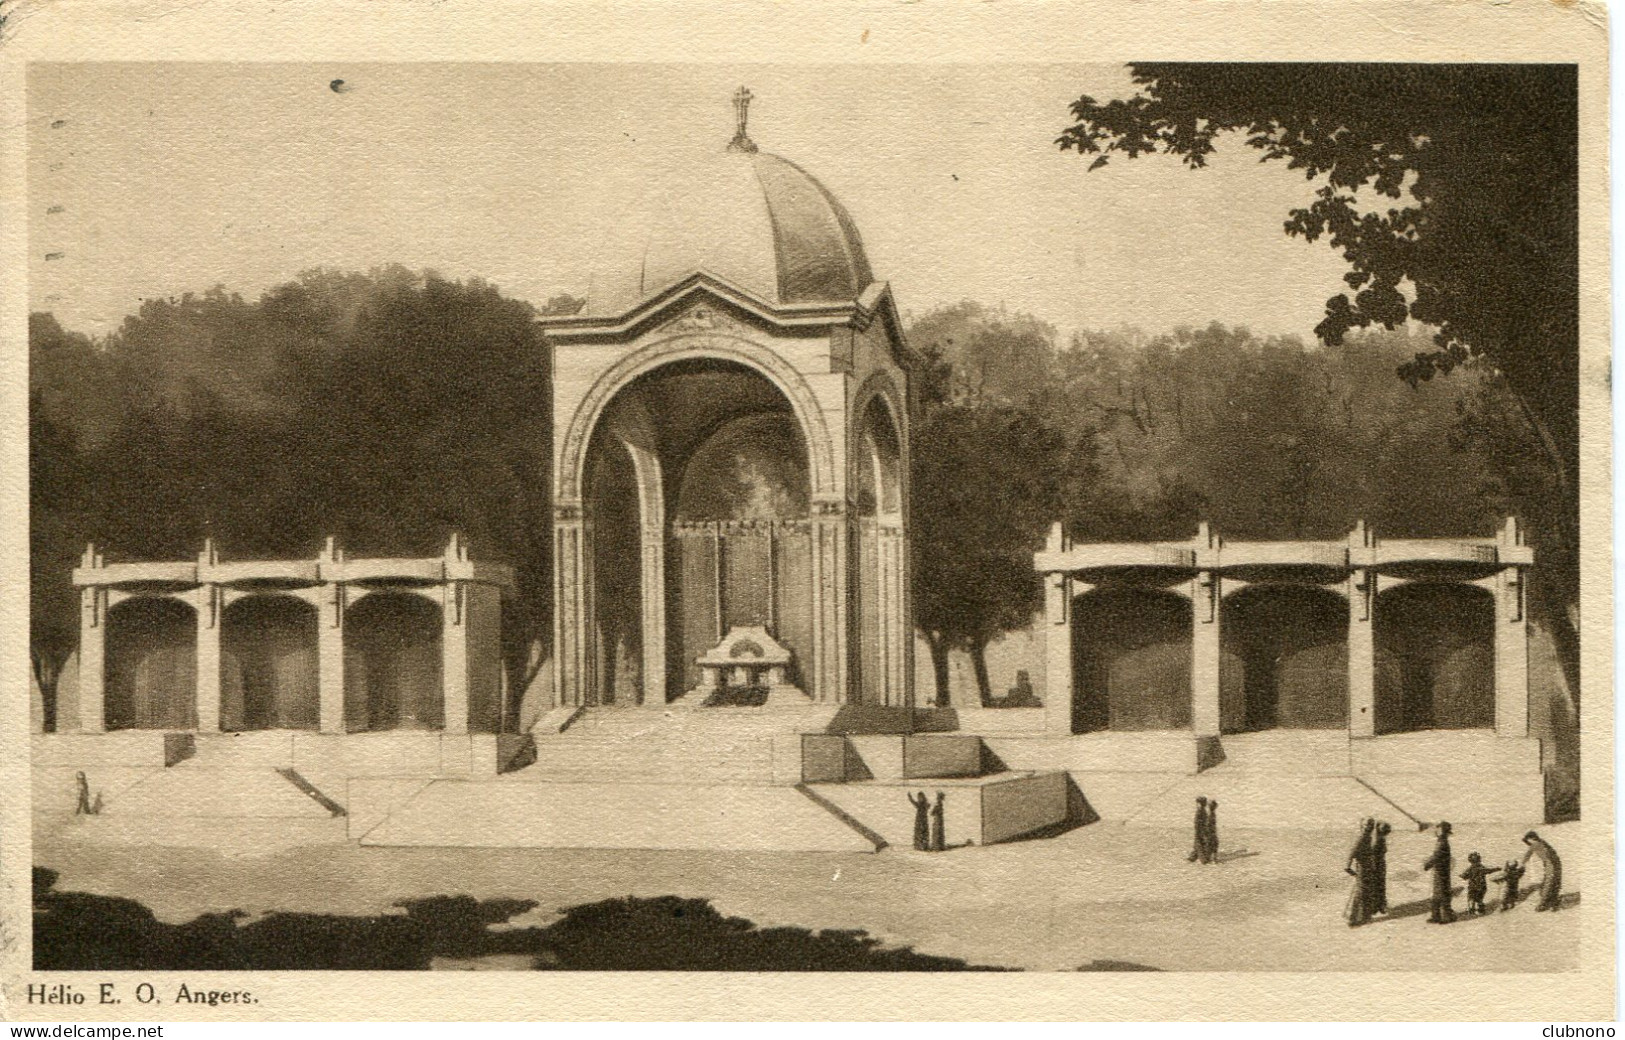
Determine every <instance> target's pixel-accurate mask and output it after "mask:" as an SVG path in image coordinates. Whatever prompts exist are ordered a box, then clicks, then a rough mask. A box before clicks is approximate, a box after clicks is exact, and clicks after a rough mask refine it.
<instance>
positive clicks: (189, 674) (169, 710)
mask: <svg viewBox="0 0 1625 1040" xmlns="http://www.w3.org/2000/svg"><path fill="white" fill-rule="evenodd" d="M106 624H107V636H106V639H107V644H106V647H107V648H106V651H105V657H104V659H103V662H104V663H103V668H104V672H103V674H104V676H105V679H104V682H105V686H104V689H105V691H106V693H105V697H106V700H105V705H106V707H105V711H106V716H105V717H106V727H107V728H108V729H110V730H114V729H195V728H197V612H196V611H195V610H194V609H193V608H192V606H191V605H190V604H188V603H185V602H182V601H181V600H178V599H174V598H172V597H168V596H136V597H134V598H132V599H127V600H124V601H123V602H120V603H116V604H114V605H113V607H112V608H111V609H109V610H108V612H107V621H106Z"/></svg>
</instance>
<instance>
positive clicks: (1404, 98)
mask: <svg viewBox="0 0 1625 1040" xmlns="http://www.w3.org/2000/svg"><path fill="white" fill-rule="evenodd" d="M1131 69H1132V74H1133V78H1134V82H1135V83H1136V84H1138V85H1139V87H1140V90H1139V91H1138V92H1137V93H1136V94H1134V95H1133V96H1132V97H1130V98H1127V99H1116V100H1111V101H1106V102H1100V101H1096V100H1095V99H1094V98H1091V97H1087V96H1085V97H1081V98H1079V99H1078V100H1077V101H1076V102H1074V103H1073V105H1072V113H1073V116H1074V117H1075V119H1076V122H1074V123H1073V124H1072V125H1070V126H1067V127H1066V128H1064V129H1063V130H1062V131H1061V134H1060V137H1059V138H1058V140H1057V144H1058V145H1059V146H1060V147H1061V148H1062V149H1070V150H1074V151H1077V152H1079V153H1081V154H1084V155H1092V156H1094V157H1095V158H1094V160H1093V162H1092V163H1091V164H1090V169H1096V168H1099V167H1100V166H1102V165H1104V164H1105V163H1106V162H1107V161H1108V159H1109V158H1110V156H1112V155H1113V154H1121V155H1124V156H1128V157H1130V158H1132V157H1135V156H1138V155H1141V154H1144V153H1148V152H1164V153H1168V154H1172V155H1177V156H1179V157H1181V158H1182V159H1183V160H1184V162H1185V163H1186V164H1187V165H1188V166H1190V167H1192V168H1199V167H1201V166H1203V165H1205V164H1206V161H1207V157H1208V156H1209V155H1211V154H1212V153H1213V152H1214V150H1215V148H1216V147H1217V143H1218V142H1219V141H1220V140H1221V139H1222V138H1224V137H1226V136H1227V135H1234V134H1241V135H1245V144H1246V145H1248V146H1250V147H1252V148H1255V149H1258V150H1259V151H1260V152H1262V157H1263V159H1264V160H1265V161H1284V162H1285V163H1286V164H1287V166H1288V167H1289V168H1292V169H1298V170H1302V171H1303V172H1304V174H1305V176H1306V178H1308V179H1310V180H1317V179H1318V180H1320V181H1321V184H1320V186H1319V187H1318V188H1316V190H1315V192H1314V196H1313V199H1312V200H1311V201H1309V202H1308V203H1307V204H1306V205H1304V206H1302V207H1299V208H1296V209H1293V210H1292V211H1291V212H1290V213H1289V214H1288V217H1287V220H1286V224H1285V230H1286V232H1287V234H1289V235H1295V236H1301V237H1303V238H1305V239H1306V240H1308V241H1316V240H1318V239H1321V238H1323V237H1324V238H1326V239H1327V240H1328V241H1329V243H1330V244H1331V246H1332V247H1333V248H1335V249H1339V250H1341V251H1342V255H1343V257H1344V259H1345V260H1347V261H1348V263H1349V271H1348V273H1347V274H1346V275H1345V281H1346V282H1347V283H1348V287H1349V288H1350V289H1351V290H1355V292H1354V294H1353V296H1352V297H1351V296H1350V295H1349V293H1347V292H1340V293H1338V294H1337V295H1334V296H1333V297H1331V298H1330V299H1329V300H1328V301H1327V305H1326V315H1325V318H1324V320H1322V321H1321V323H1320V324H1319V325H1318V326H1317V327H1316V330H1315V331H1316V334H1317V335H1318V336H1319V337H1320V338H1321V339H1322V340H1323V341H1324V342H1326V343H1328V344H1333V345H1335V344H1338V343H1340V342H1342V340H1343V338H1344V336H1345V335H1346V334H1348V333H1349V332H1350V331H1351V330H1354V329H1361V328H1367V327H1370V326H1380V327H1383V328H1387V329H1393V328H1397V327H1398V326H1399V325H1401V324H1402V323H1404V322H1405V321H1407V320H1408V319H1414V320H1416V321H1419V322H1422V323H1425V324H1427V325H1430V326H1432V327H1433V328H1434V329H1435V330H1436V332H1435V335H1434V337H1433V342H1432V344H1431V347H1430V349H1426V350H1423V351H1419V352H1417V353H1416V354H1415V355H1414V356H1413V357H1412V358H1410V359H1409V360H1408V361H1407V362H1406V363H1405V364H1403V365H1402V366H1400V367H1399V374H1400V375H1401V376H1402V377H1404V378H1405V379H1407V380H1409V381H1411V382H1413V383H1415V382H1420V381H1423V380H1426V379H1429V378H1431V377H1432V376H1434V375H1436V374H1444V373H1448V372H1451V371H1452V370H1455V369H1457V368H1460V367H1462V366H1464V365H1469V364H1471V365H1475V366H1477V367H1479V368H1482V369H1484V370H1486V371H1488V372H1490V373H1492V374H1493V376H1494V378H1496V379H1497V380H1499V381H1501V382H1502V384H1503V385H1504V387H1505V391H1506V393H1507V394H1508V395H1510V400H1511V401H1512V402H1514V403H1515V405H1516V409H1515V413H1516V416H1517V421H1518V422H1519V423H1520V424H1523V425H1524V426H1525V427H1526V429H1527V432H1528V434H1529V435H1530V436H1532V438H1533V440H1534V442H1535V443H1536V444H1538V445H1539V447H1540V450H1541V453H1542V455H1543V458H1544V463H1545V466H1546V468H1547V469H1548V471H1549V473H1550V474H1551V486H1552V487H1553V488H1555V490H1556V496H1557V500H1558V502H1559V503H1560V506H1559V508H1555V509H1544V510H1543V509H1540V507H1539V504H1538V503H1536V502H1532V501H1531V502H1525V503H1524V506H1525V508H1526V509H1527V510H1528V512H1529V513H1530V515H1531V517H1532V518H1537V519H1538V521H1539V524H1540V526H1539V527H1538V528H1537V529H1536V531H1535V537H1536V538H1537V539H1538V541H1539V543H1540V549H1541V550H1542V557H1543V558H1542V566H1541V567H1539V568H1537V569H1536V571H1535V575H1534V577H1535V580H1536V581H1537V582H1538V584H1539V586H1540V588H1541V589H1542V591H1543V595H1542V596H1540V597H1538V599H1539V601H1540V602H1541V605H1543V606H1544V608H1545V609H1544V611H1543V613H1544V614H1545V616H1546V618H1547V621H1548V624H1549V627H1551V628H1552V630H1553V633H1554V635H1556V636H1557V637H1558V639H1559V642H1560V645H1561V646H1562V647H1563V650H1564V653H1563V657H1564V659H1565V665H1566V667H1567V668H1568V669H1569V671H1570V679H1571V683H1573V682H1574V680H1576V679H1577V678H1578V640H1577V628H1576V622H1577V613H1576V611H1577V609H1578V594H1579V505H1578V503H1579V500H1578V485H1577V479H1576V478H1577V473H1578V461H1579V442H1580V438H1579V409H1578V403H1579V378H1578V374H1579V283H1578V257H1579V252H1578V233H1579V228H1578V212H1579V208H1578V184H1579V177H1578V144H1577V133H1578V95H1577V90H1576V84H1577V81H1576V72H1575V68H1574V66H1572V65H1415V64H1392V65H1365V64H1335V65H1318V64H1272V63H1245V64H1243V63H1226V64H1185V63H1172V64H1158V63H1143V64H1142V63H1137V64H1134V65H1132V66H1131ZM1525 439H1526V438H1525V436H1524V431H1521V430H1513V431H1508V432H1506V433H1504V434H1503V435H1501V436H1498V437H1497V438H1496V439H1495V442H1496V443H1497V444H1503V445H1513V444H1521V443H1522V442H1523V441H1524V440H1525Z"/></svg>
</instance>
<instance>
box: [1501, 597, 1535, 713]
mask: <svg viewBox="0 0 1625 1040" xmlns="http://www.w3.org/2000/svg"><path fill="white" fill-rule="evenodd" d="M1495 733H1496V736H1500V737H1527V736H1529V629H1528V622H1527V620H1526V618H1525V616H1524V574H1523V570H1522V568H1519V567H1508V568H1505V569H1504V570H1502V571H1501V572H1500V573H1499V574H1497V575H1496V576H1495Z"/></svg>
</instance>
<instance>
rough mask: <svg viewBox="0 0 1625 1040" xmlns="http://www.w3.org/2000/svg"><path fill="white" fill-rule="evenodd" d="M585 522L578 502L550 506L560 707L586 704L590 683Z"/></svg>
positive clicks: (556, 691)
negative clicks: (551, 513)
mask: <svg viewBox="0 0 1625 1040" xmlns="http://www.w3.org/2000/svg"><path fill="white" fill-rule="evenodd" d="M587 538H588V533H587V525H586V521H585V518H584V517H583V516H582V511H581V506H580V505H579V504H578V503H560V504H558V505H556V506H554V509H553V691H554V696H555V703H556V704H558V705H559V706H561V707H563V706H566V705H576V704H585V703H586V691H587V689H588V687H589V682H590V675H589V672H590V668H589V661H590V648H589V646H588V632H587V628H588V621H589V620H590V618H591V615H590V613H589V612H588V607H589V604H590V598H589V596H588V590H587V588H586V585H587V580H588V579H587V574H586V570H587V568H586V561H587V560H588V559H589V557H588V555H587V552H588V548H587Z"/></svg>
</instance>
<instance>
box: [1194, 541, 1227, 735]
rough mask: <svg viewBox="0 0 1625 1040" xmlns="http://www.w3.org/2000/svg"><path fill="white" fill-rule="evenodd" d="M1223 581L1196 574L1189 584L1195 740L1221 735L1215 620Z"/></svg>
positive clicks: (1212, 574) (1212, 573)
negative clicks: (1196, 738) (1196, 737)
mask: <svg viewBox="0 0 1625 1040" xmlns="http://www.w3.org/2000/svg"><path fill="white" fill-rule="evenodd" d="M1223 581H1224V579H1223V578H1221V577H1220V576H1219V574H1218V573H1217V572H1216V571H1210V570H1206V571H1200V572H1198V573H1197V575H1196V577H1195V579H1194V580H1192V582H1191V730H1192V731H1193V732H1194V733H1195V734H1196V735H1197V736H1199V737H1216V736H1218V735H1219V733H1220V732H1221V721H1222V720H1221V717H1220V712H1219V673H1220V664H1221V658H1220V643H1219V624H1220V621H1219V617H1220V614H1221V613H1222V609H1221V608H1222V604H1223V602H1224V590H1223Z"/></svg>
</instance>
